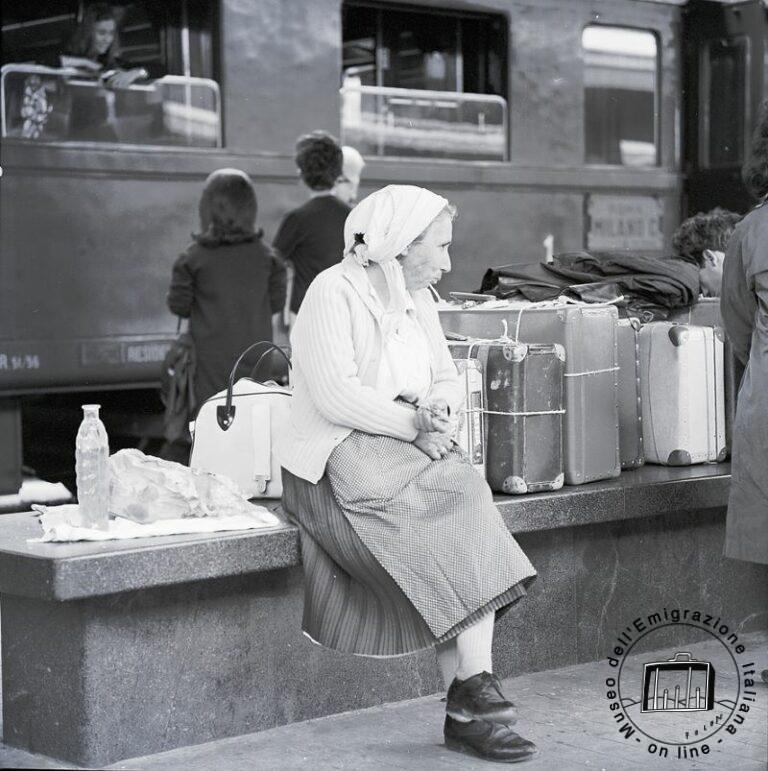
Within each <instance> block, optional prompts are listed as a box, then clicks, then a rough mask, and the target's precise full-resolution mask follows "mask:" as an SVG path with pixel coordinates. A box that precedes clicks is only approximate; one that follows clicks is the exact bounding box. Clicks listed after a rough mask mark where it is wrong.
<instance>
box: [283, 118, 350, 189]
mask: <svg viewBox="0 0 768 771" xmlns="http://www.w3.org/2000/svg"><path fill="white" fill-rule="evenodd" d="M343 158H344V156H343V154H342V151H341V146H340V145H339V143H338V141H337V140H336V139H335V138H334V137H332V136H331V135H330V134H328V133H326V132H325V131H313V132H311V133H310V134H304V135H303V136H300V137H299V138H298V140H297V141H296V157H295V160H296V166H297V167H298V169H299V174H300V176H301V179H302V181H303V182H304V184H305V185H306V186H307V187H308V188H309V189H310V190H312V191H314V192H321V191H328V192H330V191H331V190H332V188H333V186H334V185H335V184H336V182H337V180H338V179H339V177H340V176H341V174H342V163H343Z"/></svg>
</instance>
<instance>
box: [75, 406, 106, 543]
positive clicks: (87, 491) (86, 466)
mask: <svg viewBox="0 0 768 771" xmlns="http://www.w3.org/2000/svg"><path fill="white" fill-rule="evenodd" d="M100 407H101V405H99V404H84V405H83V413H84V415H83V422H82V423H81V424H80V428H79V429H78V431H77V439H76V440H75V469H76V472H77V503H78V506H79V508H80V518H81V524H82V526H83V527H95V528H99V529H100V530H106V529H107V528H108V527H109V465H108V464H107V460H108V458H109V440H108V439H107V429H106V428H104V424H103V423H102V422H101V420H99V409H100Z"/></svg>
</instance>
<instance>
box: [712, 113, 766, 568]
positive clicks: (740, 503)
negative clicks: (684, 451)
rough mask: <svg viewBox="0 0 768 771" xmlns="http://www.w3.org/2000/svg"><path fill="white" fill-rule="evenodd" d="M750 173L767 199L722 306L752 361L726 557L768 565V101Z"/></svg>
mask: <svg viewBox="0 0 768 771" xmlns="http://www.w3.org/2000/svg"><path fill="white" fill-rule="evenodd" d="M742 176H743V177H744V181H745V182H746V183H747V185H748V186H749V187H750V191H751V192H752V194H753V195H755V197H757V198H758V199H759V200H760V203H758V204H757V206H756V207H755V208H754V209H753V210H752V211H751V212H750V213H749V214H747V216H746V217H744V219H743V220H742V221H741V222H740V223H739V224H738V225H737V226H736V229H735V230H734V232H733V236H732V237H731V240H730V241H729V242H728V251H727V255H726V258H725V265H724V268H723V286H722V295H721V298H720V310H721V312H722V315H723V324H724V326H725V331H726V333H727V334H728V338H729V339H730V341H731V344H732V346H733V350H734V353H735V354H736V356H737V357H738V358H739V360H740V361H741V363H742V364H744V365H746V370H745V371H744V376H743V378H742V380H741V386H740V387H739V395H738V401H737V405H736V417H735V419H734V423H733V448H732V451H731V474H732V476H731V489H730V495H729V499H728V517H727V520H726V533H725V556H726V557H731V558H733V559H740V560H746V561H748V562H758V563H763V564H768V102H766V104H764V105H763V114H762V120H761V122H760V124H759V126H758V128H757V131H756V132H755V137H754V141H753V143H752V149H751V154H750V158H749V160H748V161H747V163H746V164H745V166H744V169H743V172H742Z"/></svg>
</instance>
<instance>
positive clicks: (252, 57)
mask: <svg viewBox="0 0 768 771" xmlns="http://www.w3.org/2000/svg"><path fill="white" fill-rule="evenodd" d="M348 5H349V4H341V3H339V2H338V0H292V1H291V2H290V3H286V2H283V1H282V0H261V1H260V2H259V3H246V2H241V0H222V1H221V3H220V6H219V8H218V15H217V19H218V21H217V28H216V30H215V32H216V36H217V38H218V49H219V55H218V59H219V71H218V73H217V80H218V81H219V84H220V88H221V96H222V99H221V102H222V110H221V121H222V124H223V147H219V148H200V149H192V148H162V147H145V146H144V147H143V146H131V145H125V144H123V145H112V146H110V145H97V144H90V145H89V144H84V143H81V144H76V143H67V142H58V143H57V142H49V143H43V142H39V143H36V142H31V141H28V140H19V139H11V138H7V139H5V140H4V141H3V148H2V156H3V158H2V163H3V171H4V173H3V177H2V182H1V183H0V184H1V185H2V196H3V204H2V212H1V215H2V233H1V235H0V239H1V240H0V246H1V249H2V265H1V267H0V270H1V271H2V273H1V276H2V282H1V285H0V394H6V395H10V394H14V393H24V392H41V391H46V390H56V389H72V390H76V389H85V388H88V389H94V388H99V387H136V386H137V385H139V384H149V383H153V382H156V380H157V377H158V372H159V361H160V360H161V359H162V353H163V351H164V350H165V347H167V345H168V343H169V341H170V340H171V339H172V338H173V335H174V333H175V328H176V322H175V319H174V318H173V317H172V316H171V315H170V313H169V312H168V311H167V309H166V307H165V293H166V291H167V286H168V282H169V278H170V270H171V265H172V263H173V261H174V259H175V258H176V256H177V255H178V254H179V252H180V251H181V250H182V249H183V248H184V246H185V245H186V244H187V243H188V241H189V237H190V233H191V231H193V230H194V229H195V228H196V227H197V216H196V212H197V203H198V198H199V194H200V190H201V186H202V182H203V180H204V178H205V177H206V175H207V174H209V173H210V172H211V171H213V170H214V169H216V168H220V167H222V166H235V167H238V168H242V169H243V170H244V171H246V172H248V173H249V174H250V175H251V176H252V178H253V181H254V183H255V185H256V189H257V194H258V199H259V217H258V219H259V226H260V227H262V228H263V229H264V230H265V233H266V236H265V237H266V238H267V240H271V238H272V237H273V236H274V234H275V232H276V230H277V226H278V223H279V221H280V219H281V217H282V216H283V215H284V214H285V212H287V211H288V210H289V209H290V208H292V207H294V206H296V205H298V204H299V203H301V202H302V200H304V195H305V194H304V192H303V191H302V189H301V188H300V187H299V184H298V181H297V174H296V170H295V168H294V165H293V161H292V148H293V142H294V141H295V138H296V137H297V136H298V135H300V134H302V133H304V132H306V131H309V130H312V129H325V130H328V131H330V132H332V133H333V134H335V135H337V136H338V135H340V134H341V133H342V128H343V127H342V125H341V111H342V100H341V96H340V91H339V85H340V83H341V67H340V63H341V61H342V56H343V50H342V49H343V45H342V41H343V33H344V31H343V29H342V20H343V10H344V8H345V7H347V6H348ZM353 5H354V4H353ZM357 5H362V6H364V5H365V4H364V3H358V4H357ZM400 7H404V8H408V9H417V10H419V9H421V10H435V9H438V10H439V9H446V10H448V11H450V12H455V13H472V12H482V13H483V14H493V15H496V16H498V17H500V18H502V19H503V23H504V24H505V25H506V33H507V55H506V72H505V76H506V78H505V82H506V84H507V94H506V98H507V106H508V136H507V143H508V146H507V153H508V160H507V161H472V160H446V159H433V158H418V157H414V158H408V159H407V160H403V159H398V158H393V157H372V156H369V157H367V158H366V160H367V166H366V169H365V172H364V182H363V186H362V188H361V195H365V194H366V193H367V192H369V191H371V190H373V189H375V188H377V187H380V186H382V185H384V184H388V183H414V184H420V185H424V186H427V187H430V188H432V189H434V190H435V191H437V192H439V193H441V194H443V195H445V196H446V197H447V198H449V199H450V200H451V201H453V202H454V203H455V204H456V205H457V206H458V208H459V219H458V221H457V223H456V227H455V240H454V244H453V247H452V250H451V251H452V259H453V271H452V272H451V274H449V275H448V276H446V277H445V279H444V280H443V281H442V283H441V285H440V286H439V290H440V292H441V293H442V294H443V295H447V293H448V292H449V291H452V290H471V289H474V288H476V287H477V286H478V285H479V282H480V278H481V276H482V273H483V271H484V270H485V268H486V267H487V266H491V265H499V264H506V263H514V262H529V261H535V260H538V259H541V258H542V257H543V255H544V246H543V243H542V242H543V240H544V239H545V238H546V237H547V236H548V235H551V236H552V237H553V241H554V249H555V251H566V250H578V249H583V248H587V247H590V246H595V245H596V244H601V245H602V246H604V247H605V246H606V245H607V246H609V247H610V246H611V244H612V243H613V245H614V248H616V249H623V248H627V245H628V244H632V243H634V245H635V248H636V250H637V251H644V252H645V253H649V254H657V255H662V254H664V253H665V249H666V245H667V244H669V243H670V239H671V234H672V232H673V231H674V228H675V227H676V225H677V223H678V221H679V219H680V215H681V207H682V198H681V196H682V185H683V178H682V169H681V146H682V143H681V125H682V123H681V122H682V112H681V110H682V99H681V90H682V82H681V67H682V62H681V24H682V8H681V6H680V4H678V3H677V2H650V1H645V0H619V1H616V2H598V1H597V0H535V1H534V0H528V1H527V2H523V1H514V2H510V1H508V2H505V1H504V0H485V2H483V3H474V2H451V1H450V0H445V1H444V2H432V1H431V0H430V1H429V2H427V1H426V0H422V1H420V2H413V3H409V4H408V5H407V6H400ZM590 25H614V26H618V27H626V28H630V29H639V30H647V31H649V32H651V33H652V34H653V36H654V38H655V40H656V46H657V48H656V50H657V69H656V76H655V77H656V84H657V89H656V96H655V104H654V108H653V111H654V115H655V133H656V137H655V149H654V152H655V153H656V154H657V155H656V160H657V163H655V164H651V165H646V166H643V167H633V166H628V165H600V164H586V163H585V136H584V131H585V129H584V126H585V116H584V110H585V96H584V93H585V55H584V50H583V46H582V40H583V34H584V30H585V28H586V27H588V26H590ZM623 203H626V204H627V206H625V209H626V208H627V207H629V209H631V210H635V211H637V212H638V215H637V222H636V223H634V224H633V222H632V221H630V220H631V218H629V219H628V218H627V217H626V215H622V204H623ZM598 220H599V221H598ZM635 225H636V226H637V227H639V228H641V230H642V231H643V232H642V233H641V237H640V238H639V240H637V241H636V242H632V238H631V237H632V235H633V231H632V228H633V227H634V226H635ZM627 228H628V229H629V232H628V231H627ZM643 234H644V235H643Z"/></svg>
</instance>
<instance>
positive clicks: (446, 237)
mask: <svg viewBox="0 0 768 771" xmlns="http://www.w3.org/2000/svg"><path fill="white" fill-rule="evenodd" d="M452 238H453V222H451V218H450V217H448V216H446V215H441V216H439V217H438V218H437V219H436V220H435V221H434V222H433V223H432V224H431V225H430V226H429V227H428V228H427V229H426V231H425V232H424V236H423V237H422V239H421V241H418V242H417V243H414V244H411V245H410V247H408V251H407V252H406V253H405V254H404V255H403V256H402V257H401V258H400V265H401V267H402V269H403V275H404V277H405V288H406V289H407V290H408V291H409V292H414V291H416V290H417V289H424V288H426V287H427V286H429V285H430V284H434V283H436V282H438V281H439V280H440V279H441V278H442V277H443V273H448V271H450V269H451V258H450V256H449V255H448V247H449V246H450V245H451V239H452Z"/></svg>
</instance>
